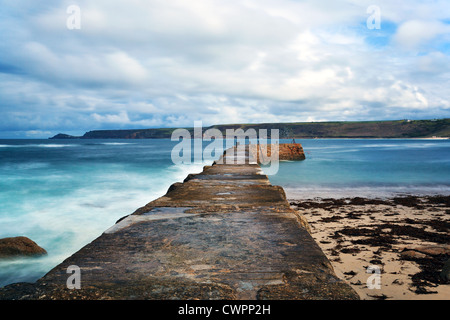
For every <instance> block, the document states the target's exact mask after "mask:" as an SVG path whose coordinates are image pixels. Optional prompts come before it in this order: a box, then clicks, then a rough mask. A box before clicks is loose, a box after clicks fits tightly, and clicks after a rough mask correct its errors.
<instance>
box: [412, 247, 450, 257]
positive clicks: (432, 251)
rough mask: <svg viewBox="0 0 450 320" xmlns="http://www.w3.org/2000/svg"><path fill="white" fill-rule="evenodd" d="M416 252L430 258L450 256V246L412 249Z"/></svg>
mask: <svg viewBox="0 0 450 320" xmlns="http://www.w3.org/2000/svg"><path fill="white" fill-rule="evenodd" d="M412 250H414V251H418V252H422V253H425V254H428V255H430V256H438V255H441V254H450V245H445V244H441V245H432V246H421V247H415V248H412Z"/></svg>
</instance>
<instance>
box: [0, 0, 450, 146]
mask: <svg viewBox="0 0 450 320" xmlns="http://www.w3.org/2000/svg"><path fill="white" fill-rule="evenodd" d="M0 5H1V6H0V34H1V41H0V115H1V116H0V138H15V137H18V138H27V137H28V138H42V137H43V138H46V137H48V136H50V135H53V134H56V133H58V132H64V133H70V134H83V133H84V132H85V131H88V130H93V129H125V128H152V127H182V126H193V125H194V121H197V120H201V121H203V124H204V125H211V124H227V123H261V122H298V121H326V120H379V119H380V120H383V119H406V118H407V119H430V118H444V117H450V81H449V80H450V2H449V1H448V0H441V1H439V0H435V1H417V0H408V1H406V0H405V1H390V0H386V1H376V0H370V1H356V0H342V1H336V0H323V1H318V0H305V1H300V0H296V1H294V0H239V1H235V0H190V1H188V0H129V1H117V0H95V1H93V0H90V1H87V0H86V1H83V0H69V1H61V0H59V1H52V0H49V1H35V0H0ZM71 5H76V6H78V8H79V9H80V15H79V18H80V19H79V22H80V29H77V28H75V29H70V28H68V20H69V25H71V26H76V22H77V21H78V20H77V19H76V17H77V16H76V15H74V14H75V12H73V11H69V13H68V11H67V9H68V7H69V6H71ZM374 6H375V7H374ZM374 8H375V9H379V13H380V16H379V18H380V19H378V16H377V15H376V14H377V11H376V10H374ZM368 9H369V10H368ZM378 21H380V25H379V27H380V28H379V29H377V28H372V27H373V26H375V27H376V26H377V25H376V23H377V22H378ZM368 26H371V28H369V27H368Z"/></svg>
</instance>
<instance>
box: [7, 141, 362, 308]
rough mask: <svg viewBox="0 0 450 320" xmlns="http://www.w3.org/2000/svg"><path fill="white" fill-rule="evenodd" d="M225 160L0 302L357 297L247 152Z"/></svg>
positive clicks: (190, 178) (15, 288) (172, 189)
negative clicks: (74, 280) (72, 285)
mask: <svg viewBox="0 0 450 320" xmlns="http://www.w3.org/2000/svg"><path fill="white" fill-rule="evenodd" d="M226 157H227V156H225V159H224V160H225V161H224V163H223V164H214V165H212V166H206V167H205V168H204V170H203V172H201V173H199V174H195V175H189V176H188V177H187V178H186V179H185V181H184V182H183V183H176V184H174V185H172V186H171V187H170V188H169V191H168V192H167V194H166V195H164V196H163V197H160V198H158V199H156V200H154V201H152V202H150V203H148V204H147V205H146V206H144V207H142V208H139V209H138V210H136V212H134V213H133V214H131V215H129V216H127V217H125V218H123V219H121V220H119V221H118V222H117V223H116V224H115V225H114V226H112V227H111V228H109V229H108V230H106V231H105V232H104V233H103V234H102V235H100V236H99V237H98V238H97V239H96V240H94V241H93V242H91V243H90V244H88V245H86V246H85V247H84V248H82V249H81V250H79V251H78V252H76V253H75V254H73V255H72V256H71V257H69V258H68V259H66V260H65V261H64V262H62V263H61V264H60V265H58V266H56V267H55V268H54V269H53V270H51V271H50V272H49V273H47V274H46V275H45V276H44V277H43V278H41V279H39V280H38V281H37V282H36V283H33V284H26V283H19V284H13V285H9V286H6V287H5V288H2V289H0V299H278V300H284V299H358V295H357V294H356V293H355V292H354V291H353V289H351V287H350V286H348V285H347V284H346V283H344V282H343V281H341V280H340V279H338V278H337V277H336V275H335V274H334V271H333V269H332V267H331V264H330V263H329V261H328V260H327V258H326V257H325V255H324V253H323V252H322V250H321V249H320V248H319V246H318V245H317V244H316V243H315V241H314V240H313V238H312V237H311V235H310V234H309V233H308V230H307V227H308V226H307V223H306V222H305V220H304V219H302V217H301V215H300V214H299V213H298V212H296V211H294V210H293V209H291V208H290V206H289V203H288V202H287V201H286V197H285V194H284V191H283V189H282V188H281V187H278V186H273V185H271V183H270V182H269V180H268V178H267V176H266V175H264V174H263V172H262V170H261V168H260V166H259V165H258V164H257V163H256V161H254V159H253V158H252V156H251V155H250V154H249V152H248V150H247V149H246V150H244V151H242V152H234V153H233V155H232V157H233V159H234V160H236V159H238V158H240V159H242V158H244V159H245V164H230V163H228V161H226V160H227V159H226ZM228 160H229V159H228ZM71 265H74V266H78V267H79V268H80V275H81V283H80V284H81V289H72V290H69V289H68V288H67V286H66V285H67V279H68V278H69V276H71V274H70V273H67V268H68V267H69V266H71Z"/></svg>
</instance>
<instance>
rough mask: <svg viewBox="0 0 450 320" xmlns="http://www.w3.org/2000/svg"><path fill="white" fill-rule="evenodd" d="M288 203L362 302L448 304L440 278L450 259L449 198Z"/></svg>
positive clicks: (449, 291) (449, 292)
mask: <svg viewBox="0 0 450 320" xmlns="http://www.w3.org/2000/svg"><path fill="white" fill-rule="evenodd" d="M289 202H290V204H291V206H292V207H293V208H295V209H297V210H298V211H299V212H300V213H301V214H302V215H303V216H304V217H305V218H306V220H307V221H308V223H309V226H310V229H311V234H312V236H313V238H314V239H315V240H316V241H317V243H318V244H319V246H320V247H321V248H322V250H323V251H324V252H325V254H326V255H327V257H328V258H329V260H330V261H331V263H332V265H333V268H334V270H335V272H336V274H337V276H338V277H340V278H341V279H344V280H345V281H347V283H349V284H350V285H351V286H352V287H353V288H354V289H355V290H356V291H357V292H358V294H359V295H360V297H361V299H363V300H375V299H383V300H385V299H386V300H411V299H414V300H426V299H432V300H450V284H449V282H448V279H447V280H445V278H442V274H441V273H442V269H443V268H444V264H445V262H446V261H447V260H448V259H449V255H450V236H449V234H450V233H449V229H450V197H449V196H421V197H417V196H402V197H395V198H390V199H369V198H359V197H356V198H342V199H319V198H315V199H308V200H289ZM369 267H370V268H372V269H369V270H368V268H369ZM370 270H372V272H371V273H368V271H370ZM377 270H379V272H380V273H379V277H378V274H376V273H375V272H376V271H377ZM376 277H378V278H376ZM378 279H379V282H378V283H379V284H380V287H379V289H378V288H377V287H376V284H377V281H378ZM369 287H372V288H369Z"/></svg>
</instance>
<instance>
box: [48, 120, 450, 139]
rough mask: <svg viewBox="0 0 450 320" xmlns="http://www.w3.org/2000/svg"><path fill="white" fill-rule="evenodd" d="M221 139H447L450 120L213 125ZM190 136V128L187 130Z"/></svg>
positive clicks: (160, 132) (151, 135)
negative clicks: (231, 135)
mask: <svg viewBox="0 0 450 320" xmlns="http://www.w3.org/2000/svg"><path fill="white" fill-rule="evenodd" d="M210 128H215V129H219V130H220V131H221V132H222V134H223V136H225V134H226V129H243V130H244V131H246V130H248V129H250V128H252V129H255V130H256V131H257V132H258V130H259V129H267V130H268V134H270V129H278V130H279V133H280V136H279V137H280V138H281V139H283V138H431V137H434V136H436V137H447V138H448V137H450V119H449V118H447V119H439V120H397V121H355V122H353V121H345V122H296V123H262V124H230V125H214V126H211V127H208V128H203V130H207V129H210ZM186 129H188V130H189V131H190V132H191V134H193V131H194V129H193V128H186ZM173 130H175V128H160V129H130V130H94V131H89V132H86V133H85V134H84V135H83V136H81V137H74V136H70V135H66V134H62V133H60V134H57V135H56V136H54V137H52V138H50V139H170V137H171V134H172V131H173Z"/></svg>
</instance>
